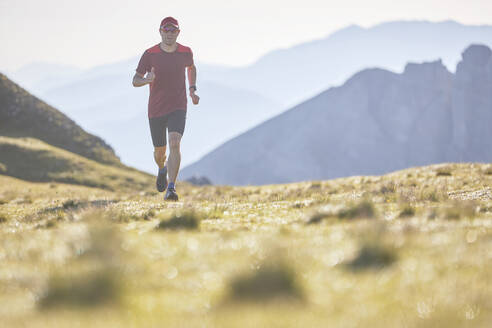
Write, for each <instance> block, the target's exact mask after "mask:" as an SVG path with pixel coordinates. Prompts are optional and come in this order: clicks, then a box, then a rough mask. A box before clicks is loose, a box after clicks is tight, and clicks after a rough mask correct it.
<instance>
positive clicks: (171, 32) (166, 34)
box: [159, 25, 180, 46]
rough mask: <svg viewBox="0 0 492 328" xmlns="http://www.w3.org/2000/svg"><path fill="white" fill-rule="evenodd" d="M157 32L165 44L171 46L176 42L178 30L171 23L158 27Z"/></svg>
mask: <svg viewBox="0 0 492 328" xmlns="http://www.w3.org/2000/svg"><path fill="white" fill-rule="evenodd" d="M159 32H160V34H161V37H162V41H163V42H164V43H165V44H167V45H169V46H171V45H173V44H174V43H175V42H176V39H177V38H178V35H179V32H180V31H179V29H177V28H176V27H174V26H173V25H166V26H164V27H161V28H160V29H159Z"/></svg>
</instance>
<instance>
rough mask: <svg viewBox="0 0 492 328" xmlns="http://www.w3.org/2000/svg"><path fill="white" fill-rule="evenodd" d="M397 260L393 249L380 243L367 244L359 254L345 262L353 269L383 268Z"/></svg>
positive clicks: (347, 266)
mask: <svg viewBox="0 0 492 328" xmlns="http://www.w3.org/2000/svg"><path fill="white" fill-rule="evenodd" d="M395 260H396V255H395V254H394V252H393V250H391V249H389V248H388V247H385V246H382V245H379V244H366V245H364V246H362V247H361V248H360V250H359V253H358V254H357V256H356V257H355V258H354V259H353V260H351V261H349V262H348V263H346V264H345V266H346V268H348V269H350V270H352V271H362V270H367V269H376V270H378V269H381V268H384V267H386V266H388V265H390V264H392V263H393V262H394V261H395Z"/></svg>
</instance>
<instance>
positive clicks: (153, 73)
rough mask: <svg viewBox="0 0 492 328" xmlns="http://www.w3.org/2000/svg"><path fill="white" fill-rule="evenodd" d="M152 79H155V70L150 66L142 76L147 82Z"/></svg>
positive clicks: (150, 81) (152, 80)
mask: <svg viewBox="0 0 492 328" xmlns="http://www.w3.org/2000/svg"><path fill="white" fill-rule="evenodd" d="M154 79H155V71H154V67H152V68H151V69H150V72H148V73H147V76H146V77H144V80H145V81H146V82H147V83H152V82H154Z"/></svg>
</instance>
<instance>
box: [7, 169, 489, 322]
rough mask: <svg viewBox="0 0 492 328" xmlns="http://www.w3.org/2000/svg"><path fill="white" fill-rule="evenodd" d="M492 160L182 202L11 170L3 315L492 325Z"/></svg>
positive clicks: (223, 192) (210, 190)
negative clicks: (25, 177)
mask: <svg viewBox="0 0 492 328" xmlns="http://www.w3.org/2000/svg"><path fill="white" fill-rule="evenodd" d="M491 186H492V166H491V165H490V164H440V165H433V166H427V167H418V168H411V169H407V170H403V171H398V172H394V173H391V174H387V175H384V176H358V177H349V178H342V179H334V180H327V181H310V182H302V183H293V184H284V185H269V186H247V187H231V186H203V187H197V186H191V185H188V184H185V183H181V182H179V181H178V184H177V191H178V193H179V195H180V201H179V202H175V203H166V202H164V201H163V199H162V196H163V195H162V194H160V193H157V192H155V191H154V190H153V186H152V185H151V184H150V185H149V186H148V188H146V189H141V190H135V191H118V189H117V188H116V189H115V190H114V191H111V190H108V189H105V190H103V189H97V188H90V187H84V186H75V185H69V184H63V183H53V182H51V183H50V182H47V183H31V182H25V181H21V180H18V179H15V178H12V177H6V176H1V175H0V326H2V327H3V326H5V327H120V326H125V327H490V324H491V322H492V188H491Z"/></svg>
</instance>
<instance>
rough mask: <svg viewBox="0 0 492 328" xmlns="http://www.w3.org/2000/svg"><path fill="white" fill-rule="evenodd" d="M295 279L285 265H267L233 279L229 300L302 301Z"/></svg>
mask: <svg viewBox="0 0 492 328" xmlns="http://www.w3.org/2000/svg"><path fill="white" fill-rule="evenodd" d="M295 277H296V274H295V272H294V270H293V269H292V268H291V267H290V266H288V265H286V264H285V263H283V262H280V263H277V264H272V263H268V264H265V265H262V266H261V267H260V268H259V269H258V270H256V271H254V272H252V273H248V274H243V275H240V276H237V277H236V278H234V279H233V280H232V281H231V283H230V288H231V294H230V298H231V299H233V300H236V301H269V300H272V299H276V298H288V299H289V298H290V299H302V298H303V292H302V290H301V288H300V286H299V284H298V283H297V281H296V278H295Z"/></svg>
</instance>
